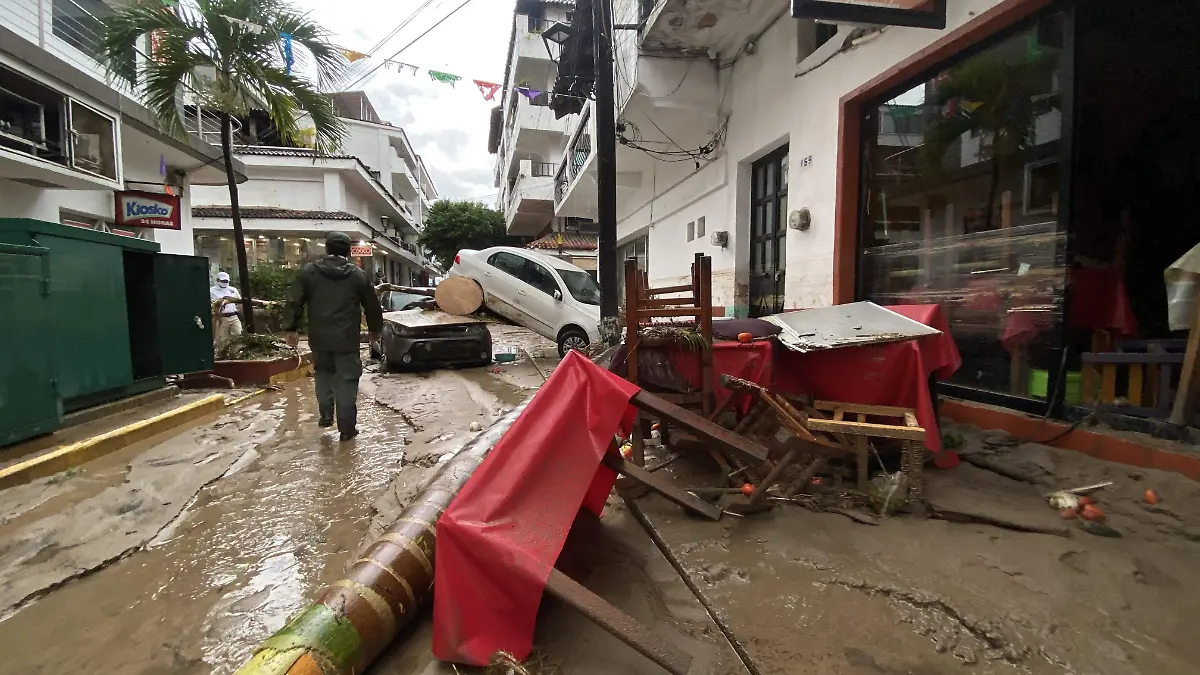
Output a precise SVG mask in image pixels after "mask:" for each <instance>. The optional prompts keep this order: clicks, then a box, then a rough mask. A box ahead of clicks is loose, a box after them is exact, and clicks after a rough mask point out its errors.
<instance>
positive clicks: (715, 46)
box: [617, 0, 791, 59]
mask: <svg viewBox="0 0 1200 675" xmlns="http://www.w3.org/2000/svg"><path fill="white" fill-rule="evenodd" d="M632 4H633V3H630V5H632ZM643 4H647V3H643ZM790 4H791V3H790V2H789V0H659V2H658V3H657V4H656V5H655V6H654V8H653V9H650V8H649V7H648V6H647V7H645V8H640V11H642V12H643V13H644V14H646V17H645V18H646V25H645V27H644V28H643V29H642V49H643V50H644V51H645V52H647V53H674V54H680V53H685V54H708V53H712V52H715V53H716V54H717V57H718V58H722V59H730V58H733V57H734V56H735V55H736V54H737V53H738V52H739V51H740V50H741V49H742V46H743V45H745V44H746V41H747V40H749V39H750V38H751V37H753V36H755V35H757V34H759V33H760V32H762V31H763V30H764V29H766V27H767V26H769V25H771V24H772V23H773V22H774V21H775V19H776V18H778V17H780V16H782V15H783V14H786V13H787V12H788V10H789V7H790ZM638 10H639V8H635V7H632V6H630V7H629V9H628V10H627V11H638ZM626 19H628V22H630V23H636V22H637V20H638V19H637V18H636V17H626V18H625V19H623V18H622V17H617V20H618V21H623V20H626Z"/></svg>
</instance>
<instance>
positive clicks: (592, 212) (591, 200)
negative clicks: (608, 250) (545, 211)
mask: <svg viewBox="0 0 1200 675" xmlns="http://www.w3.org/2000/svg"><path fill="white" fill-rule="evenodd" d="M592 105H593V104H591V103H589V104H588V106H589V107H587V108H584V112H583V116H582V117H581V118H580V120H579V124H578V126H577V127H576V128H575V133H574V134H573V135H572V136H571V141H570V143H568V144H567V152H566V154H565V155H564V156H563V161H562V163H561V164H560V165H559V167H558V171H557V172H556V173H555V176H554V213H555V215H557V216H573V217H577V218H595V217H596V153H595V151H594V150H593V147H592V145H593V144H592V138H593V135H594V134H595V132H596V129H595V124H594V122H593V121H592V114H591V112H592V109H591V106H592Z"/></svg>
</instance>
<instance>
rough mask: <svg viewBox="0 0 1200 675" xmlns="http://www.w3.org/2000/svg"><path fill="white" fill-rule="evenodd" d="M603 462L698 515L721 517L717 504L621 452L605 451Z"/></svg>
mask: <svg viewBox="0 0 1200 675" xmlns="http://www.w3.org/2000/svg"><path fill="white" fill-rule="evenodd" d="M603 464H604V466H607V467H608V468H610V469H612V470H613V471H616V472H617V473H619V474H621V475H622V476H625V477H626V478H629V479H630V480H632V481H634V482H635V483H639V484H641V485H644V486H645V487H647V488H649V489H650V490H653V491H654V492H657V493H658V494H660V495H662V496H663V497H665V498H667V500H669V501H672V502H675V503H676V504H678V505H680V506H682V507H683V508H685V509H687V510H688V511H691V512H692V513H695V514H696V515H699V516H703V517H705V518H708V519H709V520H720V519H721V509H719V508H717V507H716V506H715V505H713V504H709V503H708V502H706V501H704V500H702V499H700V498H699V497H696V496H694V495H690V494H688V493H687V492H686V491H684V490H683V489H681V488H679V487H677V486H676V485H675V484H673V483H671V482H670V481H665V480H662V479H661V478H659V477H658V476H655V475H654V474H652V473H650V472H649V471H646V470H645V469H643V468H642V467H640V466H638V465H637V464H634V463H633V462H630V461H628V460H626V459H625V458H624V457H621V455H620V454H617V453H614V452H608V453H605V455H604V459H603Z"/></svg>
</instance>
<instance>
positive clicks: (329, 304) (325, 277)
mask: <svg viewBox="0 0 1200 675" xmlns="http://www.w3.org/2000/svg"><path fill="white" fill-rule="evenodd" d="M305 307H307V308H308V346H309V347H311V348H312V350H313V351H316V352H356V351H358V349H359V347H358V345H359V342H358V337H359V326H360V325H361V324H362V316H363V312H366V315H367V330H369V331H370V332H372V333H378V332H379V331H381V330H383V309H382V308H380V306H379V298H377V297H375V289H374V288H372V287H371V282H370V281H368V280H367V275H366V273H365V272H363V271H362V270H361V269H359V268H358V267H357V266H356V265H355V264H354V263H352V262H350V261H349V260H347V259H345V258H343V257H341V256H336V255H327V256H325V257H324V258H321V259H320V260H316V261H313V262H310V263H308V264H307V265H305V266H304V267H301V268H300V274H299V276H297V277H296V281H295V283H293V284H292V287H291V289H290V290H289V291H288V302H287V308H286V309H285V310H284V312H283V329H284V330H285V331H297V330H299V329H300V318H301V317H302V316H303V315H304V309H305ZM360 307H361V308H362V309H361V311H360V309H359V308H360Z"/></svg>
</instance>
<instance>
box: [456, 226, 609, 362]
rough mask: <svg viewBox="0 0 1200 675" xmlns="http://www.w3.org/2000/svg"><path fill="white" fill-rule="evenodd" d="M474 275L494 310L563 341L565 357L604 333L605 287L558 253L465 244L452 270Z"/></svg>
mask: <svg viewBox="0 0 1200 675" xmlns="http://www.w3.org/2000/svg"><path fill="white" fill-rule="evenodd" d="M447 274H448V275H449V276H452V277H455V276H457V277H466V278H468V279H473V280H474V281H475V282H476V283H478V284H479V287H480V288H482V289H483V304H484V305H485V306H486V307H487V308H488V309H490V310H492V311H493V312H495V313H497V314H499V315H500V316H503V317H504V318H506V319H509V320H510V321H512V322H514V323H516V324H519V325H521V326H524V327H526V328H528V329H530V330H532V331H533V332H535V333H538V334H539V335H542V336H543V337H546V338H548V339H550V340H554V342H555V343H557V344H558V353H559V355H560V356H566V354H567V352H569V351H571V350H572V349H581V348H583V347H586V346H588V345H589V344H591V343H592V342H593V341H595V340H598V339H599V338H600V328H599V326H600V287H599V286H597V285H596V280H595V279H593V278H592V276H591V275H590V274H588V273H587V272H585V271H583V270H581V269H579V268H578V267H576V266H574V265H572V264H571V263H569V262H564V261H562V260H559V259H558V258H553V257H551V256H548V255H545V254H542V253H538V252H536V251H531V250H529V249H525V248H515V247H512V246H493V247H492V248H485V249H483V250H482V251H473V250H471V249H463V250H461V251H459V252H458V255H456V256H454V265H453V266H452V267H451V268H450V271H449V272H448V273H447Z"/></svg>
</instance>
